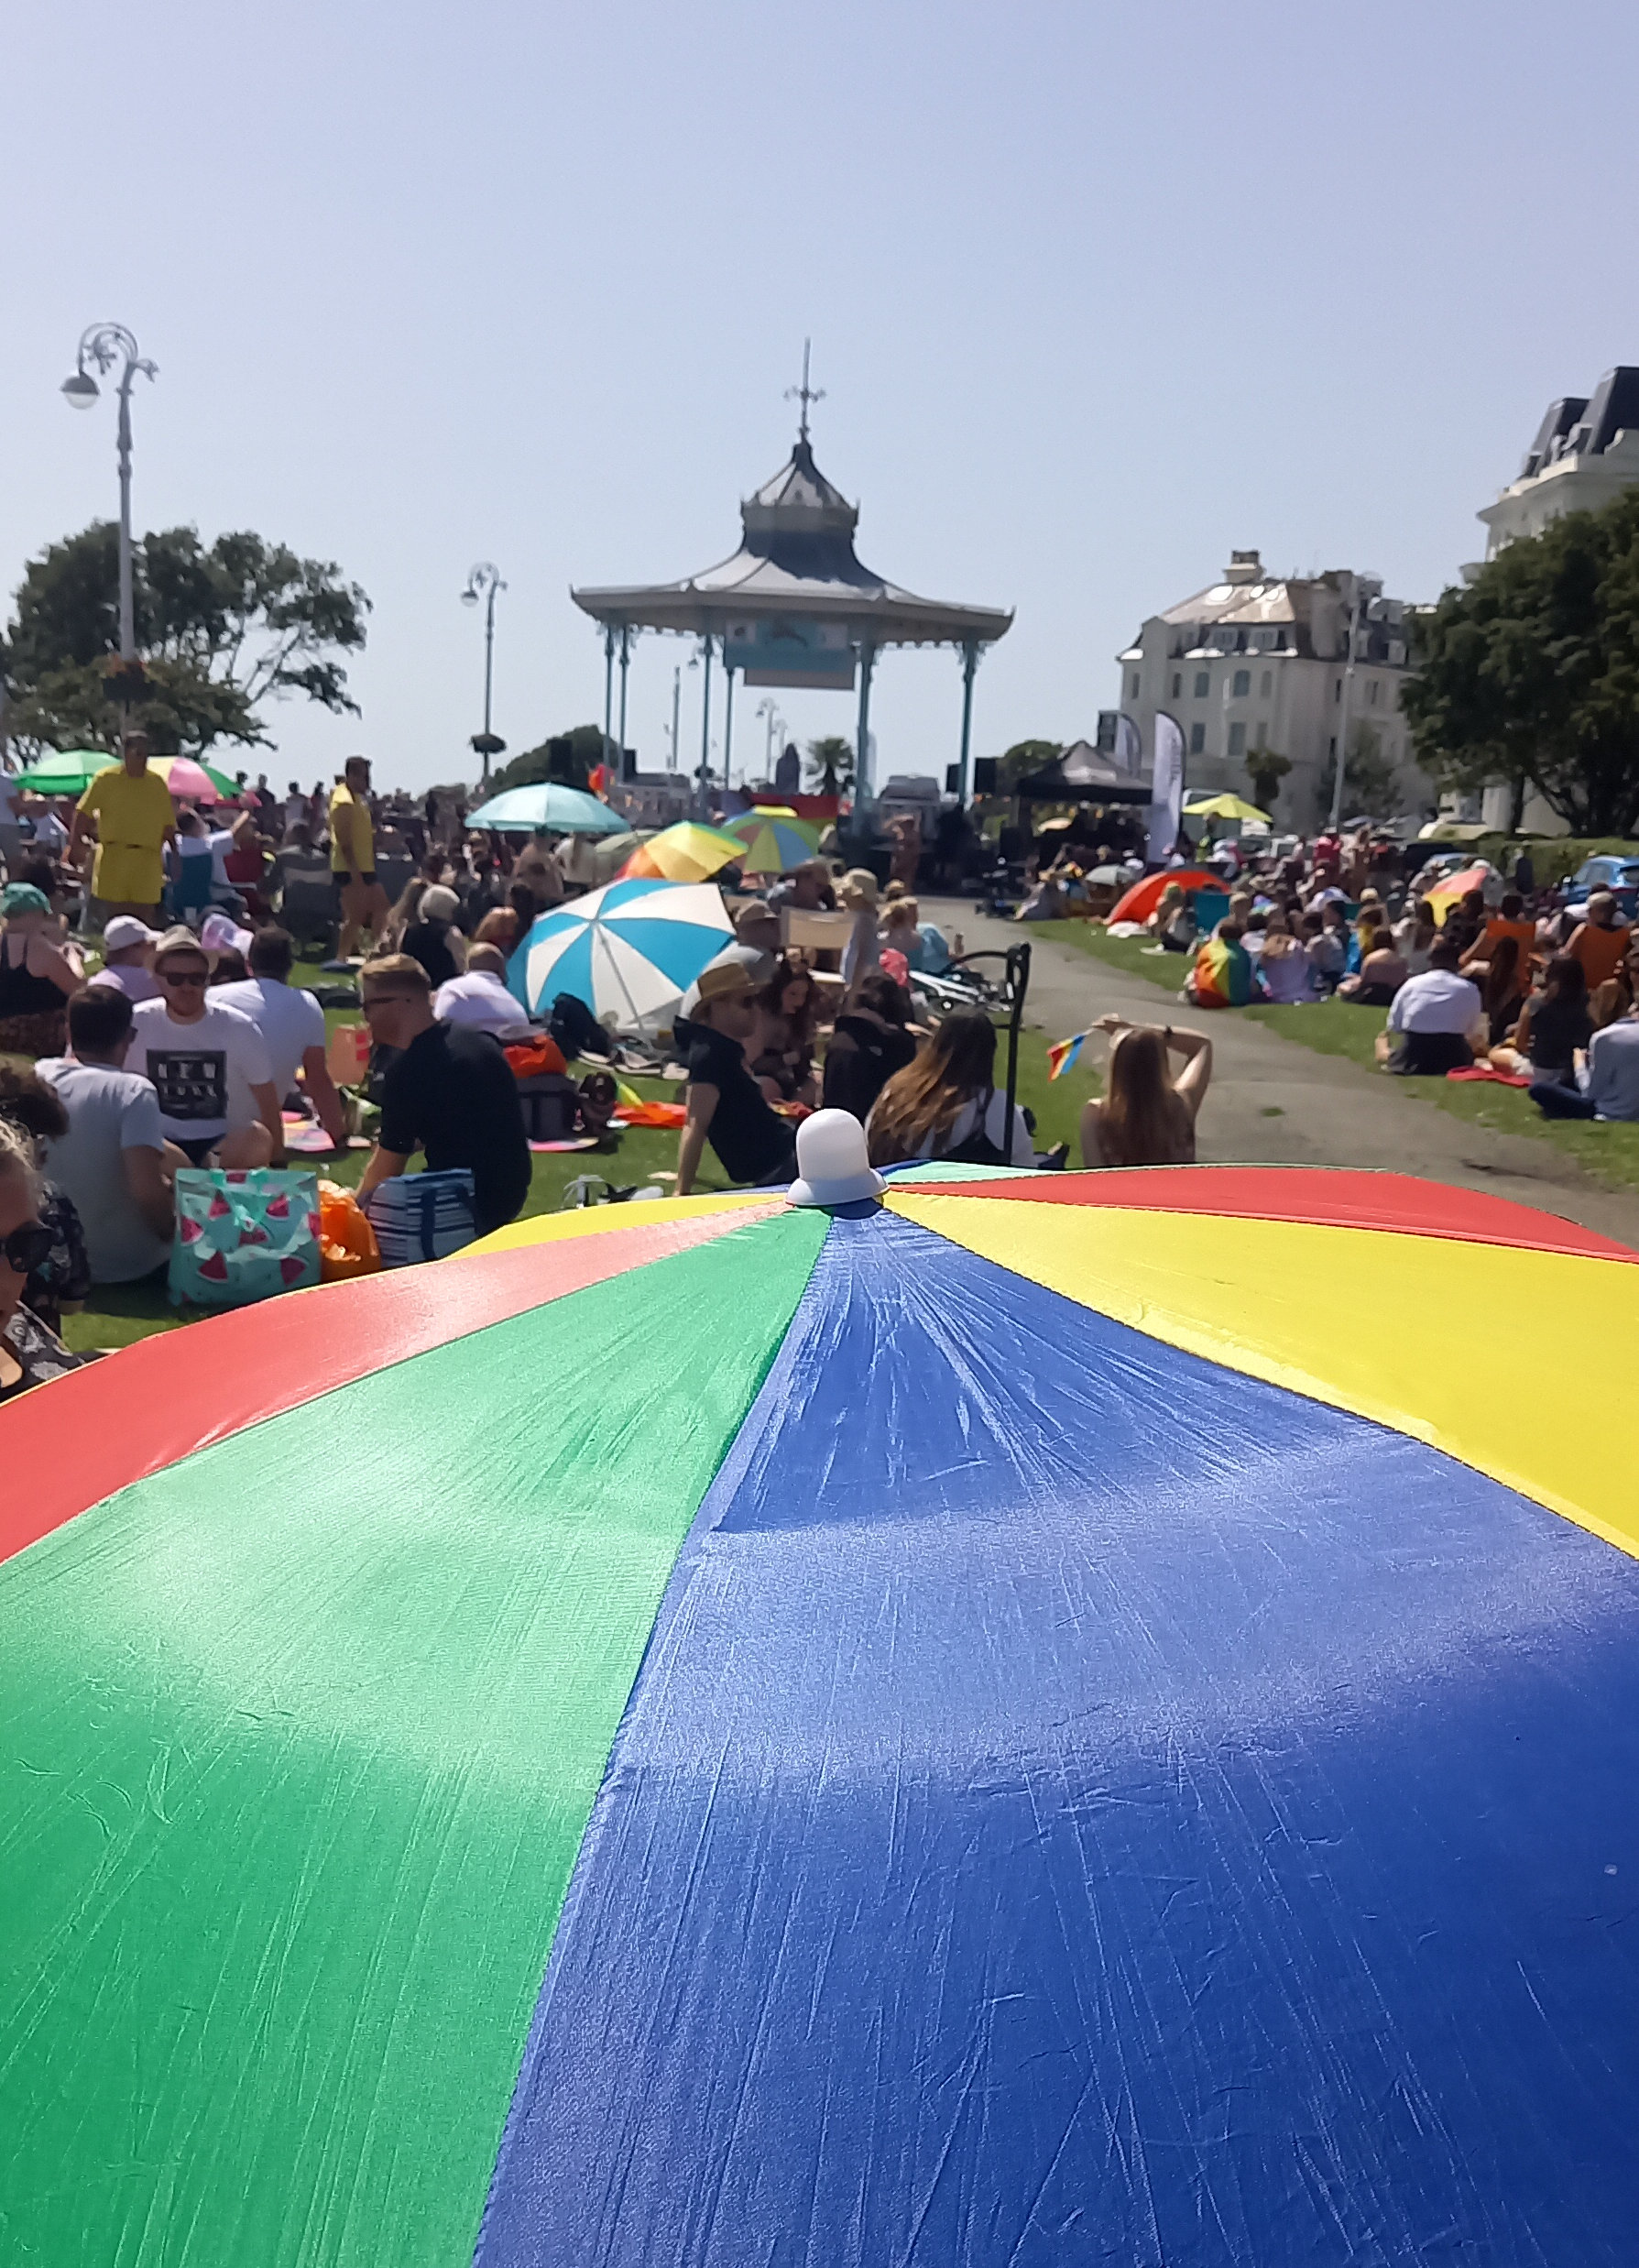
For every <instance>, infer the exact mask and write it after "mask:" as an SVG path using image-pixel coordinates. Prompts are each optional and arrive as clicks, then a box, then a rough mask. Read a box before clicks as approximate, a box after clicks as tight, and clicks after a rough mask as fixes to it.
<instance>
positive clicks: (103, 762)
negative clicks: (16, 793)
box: [14, 748, 118, 795]
mask: <svg viewBox="0 0 1639 2268" xmlns="http://www.w3.org/2000/svg"><path fill="white" fill-rule="evenodd" d="M116 761H118V760H117V758H115V757H113V756H109V755H106V754H105V753H104V751H103V750H102V749H100V748H64V749H52V750H51V751H49V753H48V754H47V755H44V756H42V757H41V758H40V760H39V761H38V763H33V764H29V765H28V766H27V769H26V770H25V771H22V772H18V773H17V775H16V781H15V782H14V785H16V786H17V787H22V788H27V790H28V791H29V793H30V794H35V795H83V794H84V793H85V791H86V789H87V788H88V787H89V786H90V785H91V783H92V782H93V780H94V779H95V778H96V776H97V774H98V772H112V771H113V769H114V767H115V763H116Z"/></svg>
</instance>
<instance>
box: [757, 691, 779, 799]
mask: <svg viewBox="0 0 1639 2268" xmlns="http://www.w3.org/2000/svg"><path fill="white" fill-rule="evenodd" d="M757 714H758V715H759V717H760V718H762V721H763V735H762V776H763V778H764V779H765V780H768V781H770V782H771V781H772V780H773V777H774V723H775V719H776V718H778V717H779V714H780V711H779V709H778V708H777V707H775V704H774V696H773V695H772V694H771V693H765V694H764V695H763V696H762V698H761V700H760V701H759V703H758V704H757Z"/></svg>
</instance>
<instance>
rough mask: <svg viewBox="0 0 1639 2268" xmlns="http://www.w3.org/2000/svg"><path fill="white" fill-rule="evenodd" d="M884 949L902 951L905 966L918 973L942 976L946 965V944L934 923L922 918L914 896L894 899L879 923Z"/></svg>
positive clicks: (947, 961) (943, 936) (947, 946)
mask: <svg viewBox="0 0 1639 2268" xmlns="http://www.w3.org/2000/svg"><path fill="white" fill-rule="evenodd" d="M882 947H883V950H884V951H892V952H896V953H902V954H903V955H904V957H905V966H906V968H907V969H912V970H915V971H916V973H917V975H919V976H928V977H937V976H942V975H943V974H944V972H945V970H947V969H948V968H949V967H950V947H949V945H948V943H947V942H946V940H945V932H944V931H943V930H942V929H941V928H940V927H939V926H938V925H937V924H936V923H934V922H931V921H923V918H922V909H921V907H920V906H919V905H918V904H917V903H916V900H915V899H914V898H895V899H894V901H893V903H892V904H891V905H890V906H889V908H888V910H887V913H886V915H884V917H883V922H882Z"/></svg>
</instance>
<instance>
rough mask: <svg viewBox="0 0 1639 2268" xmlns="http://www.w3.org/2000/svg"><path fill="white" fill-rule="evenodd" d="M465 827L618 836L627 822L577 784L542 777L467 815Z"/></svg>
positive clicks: (511, 832)
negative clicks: (532, 784) (566, 783)
mask: <svg viewBox="0 0 1639 2268" xmlns="http://www.w3.org/2000/svg"><path fill="white" fill-rule="evenodd" d="M466 823H467V825H468V827H497V828H498V829H499V830H500V832H501V833H502V834H503V835H530V834H532V833H533V832H534V831H535V829H536V828H537V827H539V828H541V830H542V831H543V832H545V833H546V834H548V835H621V834H624V833H625V832H626V828H627V821H626V820H624V819H623V818H622V817H621V816H620V814H619V813H618V812H617V811H611V810H610V809H609V806H608V805H607V804H601V803H599V802H598V800H597V798H596V795H588V794H586V793H585V790H584V789H582V788H578V787H563V786H560V785H559V783H557V782H556V781H555V780H541V781H539V782H537V783H536V784H535V785H534V786H533V787H509V788H507V789H505V790H504V791H503V793H502V794H499V795H492V796H491V797H490V799H489V801H488V802H487V803H486V804H480V805H478V808H477V809H476V811H469V812H468V813H467V816H466Z"/></svg>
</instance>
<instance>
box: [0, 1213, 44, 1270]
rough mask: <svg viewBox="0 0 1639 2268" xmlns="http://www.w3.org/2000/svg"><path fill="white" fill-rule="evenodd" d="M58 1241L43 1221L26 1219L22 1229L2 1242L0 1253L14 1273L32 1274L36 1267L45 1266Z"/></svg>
mask: <svg viewBox="0 0 1639 2268" xmlns="http://www.w3.org/2000/svg"><path fill="white" fill-rule="evenodd" d="M56 1242H57V1239H56V1237H55V1236H54V1235H53V1234H52V1233H51V1231H50V1230H49V1228H47V1227H46V1226H45V1224H44V1222H39V1221H25V1222H24V1223H23V1225H22V1227H21V1228H20V1229H13V1231H12V1233H11V1234H10V1235H9V1236H8V1237H6V1238H5V1242H4V1243H0V1255H4V1256H5V1265H6V1266H7V1267H8V1268H10V1269H11V1270H12V1272H13V1273H14V1275H17V1276H32V1275H33V1274H34V1271H35V1269H36V1268H43V1267H44V1266H45V1265H46V1262H47V1261H48V1260H49V1258H50V1256H51V1247H52V1245H53V1244H55V1243H56Z"/></svg>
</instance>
